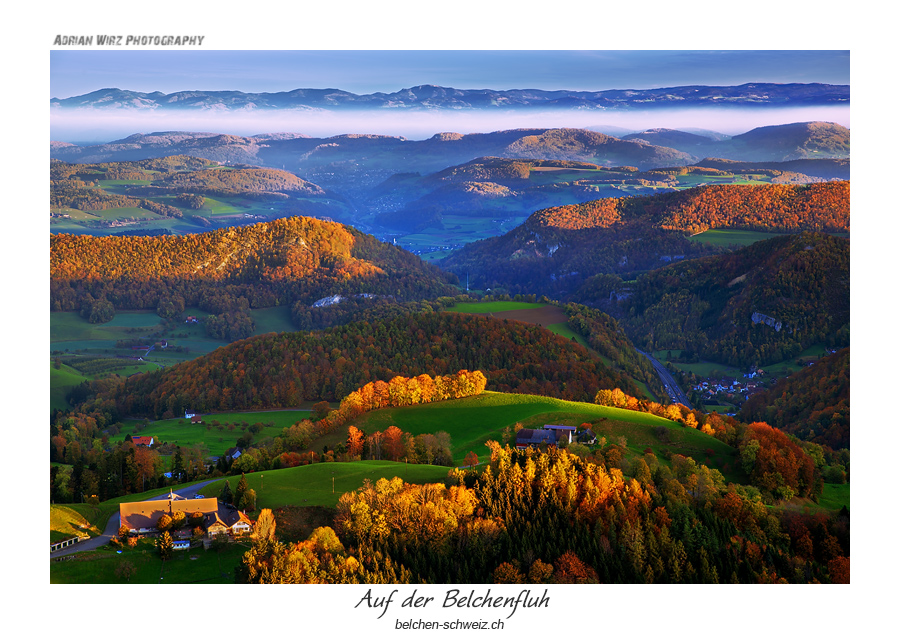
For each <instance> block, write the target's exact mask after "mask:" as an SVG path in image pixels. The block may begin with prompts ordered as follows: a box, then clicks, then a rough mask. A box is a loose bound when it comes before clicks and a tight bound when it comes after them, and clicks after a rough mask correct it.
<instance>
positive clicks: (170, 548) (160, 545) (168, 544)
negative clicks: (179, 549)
mask: <svg viewBox="0 0 900 634" xmlns="http://www.w3.org/2000/svg"><path fill="white" fill-rule="evenodd" d="M156 550H157V552H158V553H159V557H160V559H162V560H163V561H166V560H167V559H170V558H171V557H172V553H173V552H174V550H175V547H174V543H173V541H172V534H171V533H169V532H168V531H163V532H161V533H160V534H159V537H157V538H156Z"/></svg>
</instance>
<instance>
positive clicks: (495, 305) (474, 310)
mask: <svg viewBox="0 0 900 634" xmlns="http://www.w3.org/2000/svg"><path fill="white" fill-rule="evenodd" d="M546 305H547V304H529V303H528V302H499V301H498V302H460V303H458V304H455V305H453V306H452V307H451V308H447V309H446V310H447V312H451V313H469V314H475V315H485V314H489V313H502V312H505V311H507V310H531V309H533V308H542V307H544V306H546Z"/></svg>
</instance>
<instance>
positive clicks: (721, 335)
mask: <svg viewBox="0 0 900 634" xmlns="http://www.w3.org/2000/svg"><path fill="white" fill-rule="evenodd" d="M630 289H631V290H632V294H631V295H630V296H629V297H628V298H627V299H626V300H624V301H623V308H622V310H623V312H624V316H623V317H622V318H621V320H620V321H621V322H622V325H623V326H624V327H625V329H626V331H627V332H628V333H629V335H630V336H631V338H632V340H633V341H634V342H635V345H637V346H638V347H642V348H643V349H649V350H667V349H681V350H687V351H688V352H689V353H690V354H696V355H699V356H700V357H702V358H705V359H711V360H716V361H719V362H721V363H725V364H728V365H732V366H737V367H744V368H746V367H750V366H751V365H768V364H771V363H778V362H780V361H782V360H784V359H789V358H791V357H796V356H797V355H798V354H799V353H800V352H801V351H803V350H805V349H806V348H808V347H810V346H812V345H814V344H825V345H827V346H830V347H846V346H848V345H849V343H850V242H849V240H845V239H843V238H834V237H831V236H828V235H825V234H821V233H802V234H800V235H793V236H791V235H788V236H781V237H777V238H770V239H769V240H763V241H760V242H756V243H755V244H752V245H750V246H748V247H745V248H743V249H740V250H738V251H735V252H733V253H728V254H723V255H718V256H713V257H709V258H702V259H696V260H691V261H686V262H681V263H678V264H673V265H672V266H670V267H666V268H663V269H660V270H657V271H653V272H651V273H648V274H646V275H643V276H641V277H639V278H638V279H637V280H636V281H635V283H634V284H633V285H631V286H630ZM754 316H755V317H754ZM763 318H765V319H763Z"/></svg>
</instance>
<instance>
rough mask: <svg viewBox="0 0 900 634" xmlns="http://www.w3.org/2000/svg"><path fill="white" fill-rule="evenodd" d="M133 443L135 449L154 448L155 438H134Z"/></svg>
mask: <svg viewBox="0 0 900 634" xmlns="http://www.w3.org/2000/svg"><path fill="white" fill-rule="evenodd" d="M131 442H133V443H134V446H135V447H152V446H153V436H132V437H131Z"/></svg>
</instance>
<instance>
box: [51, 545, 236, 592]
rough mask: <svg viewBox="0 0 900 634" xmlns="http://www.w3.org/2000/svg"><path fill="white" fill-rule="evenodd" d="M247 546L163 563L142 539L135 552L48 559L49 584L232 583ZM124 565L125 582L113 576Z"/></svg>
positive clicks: (108, 549) (108, 550) (183, 554)
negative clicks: (127, 566)
mask: <svg viewBox="0 0 900 634" xmlns="http://www.w3.org/2000/svg"><path fill="white" fill-rule="evenodd" d="M247 548H249V545H247V544H243V543H235V544H228V545H227V546H225V547H223V548H222V549H221V550H203V548H192V549H190V550H188V551H179V552H176V553H174V554H173V556H172V558H171V559H169V560H168V561H162V560H161V559H160V558H159V555H158V554H157V553H156V549H155V546H154V542H153V540H152V539H150V538H141V539H140V540H139V543H138V545H137V546H136V547H135V548H128V547H126V548H124V549H123V550H122V551H121V553H118V552H116V549H115V548H114V547H112V546H105V547H103V548H100V549H97V550H94V551H89V552H84V553H78V554H76V555H75V556H74V557H73V558H72V559H66V560H63V561H56V559H55V558H51V559H50V583H103V584H110V583H128V584H149V583H157V584H163V583H178V584H182V583H204V584H206V583H234V569H235V567H236V566H237V565H238V564H239V563H240V562H241V558H242V557H243V556H244V553H245V552H247ZM123 562H129V563H131V565H132V566H134V573H133V574H132V576H131V577H130V578H129V579H128V580H127V581H126V580H125V579H124V578H120V577H119V576H117V574H116V570H117V569H118V568H119V566H121V565H122V563H123Z"/></svg>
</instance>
